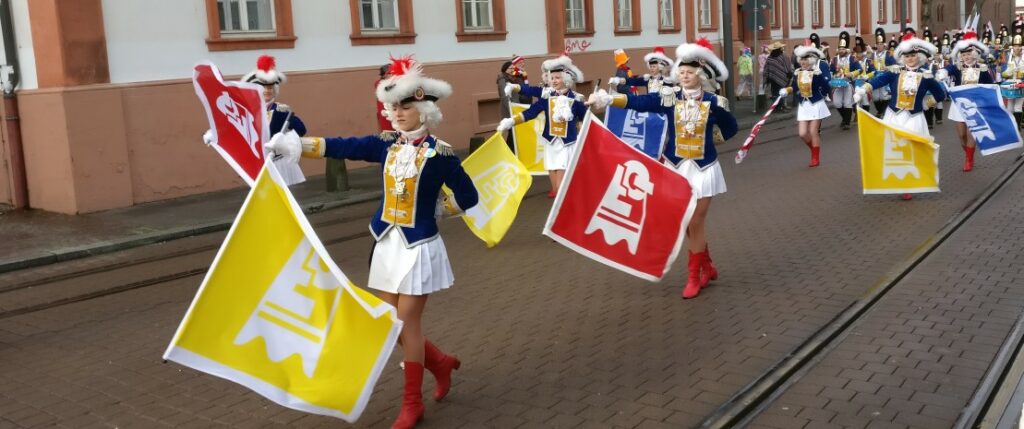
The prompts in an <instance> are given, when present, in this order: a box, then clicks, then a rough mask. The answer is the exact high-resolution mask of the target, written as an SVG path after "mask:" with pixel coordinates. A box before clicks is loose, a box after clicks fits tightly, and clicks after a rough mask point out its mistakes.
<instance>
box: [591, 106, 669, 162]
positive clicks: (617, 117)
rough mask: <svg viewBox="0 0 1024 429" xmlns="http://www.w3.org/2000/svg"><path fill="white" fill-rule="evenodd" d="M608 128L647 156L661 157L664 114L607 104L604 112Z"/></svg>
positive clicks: (663, 137) (666, 127) (666, 122)
mask: <svg viewBox="0 0 1024 429" xmlns="http://www.w3.org/2000/svg"><path fill="white" fill-rule="evenodd" d="M604 122H605V124H607V126H608V130H609V131H611V132H612V134H615V135H616V136H618V137H619V138H621V139H622V141H624V142H626V144H628V145H630V146H633V147H635V148H637V149H639V150H640V151H641V152H643V153H645V154H647V156H649V157H651V158H654V159H661V151H662V149H663V148H664V143H665V133H666V132H667V130H668V126H667V125H668V120H666V119H665V116H664V115H660V114H657V113H648V112H637V111H636V110H633V109H622V108H618V107H615V106H608V109H606V111H605V114H604Z"/></svg>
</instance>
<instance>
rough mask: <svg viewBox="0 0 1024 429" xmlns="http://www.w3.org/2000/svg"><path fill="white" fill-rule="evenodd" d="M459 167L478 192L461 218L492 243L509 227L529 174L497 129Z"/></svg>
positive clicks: (528, 182) (527, 186) (495, 243)
mask: <svg viewBox="0 0 1024 429" xmlns="http://www.w3.org/2000/svg"><path fill="white" fill-rule="evenodd" d="M462 168H463V169H465V170H466V174H468V175H469V177H470V178H472V179H473V185H475V186H476V190H477V192H478V193H479V194H480V202H479V203H477V205H475V206H473V207H472V208H470V209H469V210H466V214H465V216H463V217H462V219H463V220H465V221H466V225H468V226H469V229H470V230H471V231H473V234H475V235H476V236H477V237H479V238H480V239H481V240H483V241H484V243H485V244H487V247H494V246H495V245H497V244H498V242H500V241H501V239H502V237H504V236H505V233H507V232H508V230H509V228H511V227H512V222H513V221H515V219H516V214H517V213H519V203H521V202H522V201H523V196H525V195H526V191H528V190H530V185H531V184H533V177H531V176H530V172H529V170H527V169H526V167H524V166H523V163H521V162H519V160H518V159H516V156H515V155H514V154H513V153H512V151H510V150H509V149H508V144H506V143H505V139H503V138H502V137H501V133H494V135H493V136H491V138H489V139H487V141H486V142H484V144H483V145H481V146H480V147H479V148H477V150H476V151H474V152H473V153H472V154H470V155H469V156H468V157H467V158H466V160H465V161H462Z"/></svg>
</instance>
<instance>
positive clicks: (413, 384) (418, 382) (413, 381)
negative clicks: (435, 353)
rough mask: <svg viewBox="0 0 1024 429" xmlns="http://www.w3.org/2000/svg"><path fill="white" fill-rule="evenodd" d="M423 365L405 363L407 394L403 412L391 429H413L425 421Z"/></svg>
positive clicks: (403, 399)
mask: <svg viewBox="0 0 1024 429" xmlns="http://www.w3.org/2000/svg"><path fill="white" fill-rule="evenodd" d="M422 389H423V364H421V363H419V362H405V394H403V395H402V411H401V412H400V413H398V418H397V419H395V423H394V424H392V425H391V429H411V428H413V427H414V426H416V423H418V422H419V421H420V420H421V419H423V392H422Z"/></svg>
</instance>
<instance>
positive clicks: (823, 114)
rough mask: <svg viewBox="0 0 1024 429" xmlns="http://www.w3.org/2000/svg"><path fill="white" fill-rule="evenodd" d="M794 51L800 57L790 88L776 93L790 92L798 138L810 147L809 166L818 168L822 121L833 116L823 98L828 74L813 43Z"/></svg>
mask: <svg viewBox="0 0 1024 429" xmlns="http://www.w3.org/2000/svg"><path fill="white" fill-rule="evenodd" d="M793 53H794V55H796V57H797V58H799V59H800V68H799V69H798V70H796V72H795V73H794V76H793V84H792V85H793V86H792V89H790V88H782V89H780V90H779V95H780V96H783V97H785V96H786V95H789V93H790V92H792V93H793V98H794V102H795V103H796V104H797V111H796V120H797V124H799V131H800V139H802V140H803V141H804V144H805V145H807V147H808V148H809V149H810V150H811V163H810V164H808V167H817V166H818V164H819V163H820V161H819V155H820V153H821V135H820V133H819V130H820V129H821V120H822V119H825V118H827V117H829V116H831V115H832V114H831V113H830V112H829V111H828V105H826V104H825V97H827V96H828V91H829V76H828V74H827V73H822V71H821V69H819V68H818V64H819V60H820V59H821V57H822V55H824V53H823V52H821V51H820V50H818V48H815V47H814V45H813V44H812V43H810V42H808V43H807V44H805V45H804V46H800V47H798V48H796V49H795V50H794V52H793ZM857 101H860V100H857Z"/></svg>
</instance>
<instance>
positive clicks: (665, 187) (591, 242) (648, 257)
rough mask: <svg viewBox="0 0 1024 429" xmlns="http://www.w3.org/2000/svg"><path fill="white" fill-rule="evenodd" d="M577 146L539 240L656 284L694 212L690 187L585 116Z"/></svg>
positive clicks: (694, 199)
mask: <svg viewBox="0 0 1024 429" xmlns="http://www.w3.org/2000/svg"><path fill="white" fill-rule="evenodd" d="M576 145H577V146H578V147H577V148H576V154H575V155H574V156H573V159H572V161H570V163H569V168H568V170H567V171H566V175H565V179H564V181H565V183H563V184H562V186H561V187H560V188H559V190H558V196H557V197H556V198H555V203H554V206H553V207H552V208H551V213H550V214H549V215H548V220H547V223H546V224H545V225H544V234H545V235H547V236H550V237H551V238H553V239H554V240H555V241H557V242H559V243H561V244H563V245H565V246H566V247H568V248H570V249H572V250H575V251H576V252H578V253H580V254H582V255H584V256H586V257H588V258H591V259H594V260H596V261H598V262H601V263H603V264H605V265H608V266H611V267H614V268H617V269H619V270H622V271H625V272H627V273H629V274H632V275H634V276H637V277H640V278H642V279H645V280H650V281H658V280H660V279H661V278H662V277H664V276H665V274H666V273H667V272H668V270H669V268H671V266H672V262H673V261H674V260H675V259H676V256H678V254H679V248H680V247H681V245H682V243H683V237H684V236H685V235H686V234H685V231H686V225H687V224H689V222H690V217H691V216H692V215H693V210H694V207H695V206H696V201H697V199H696V197H695V196H694V194H693V191H692V189H691V188H690V183H689V182H688V181H687V180H686V178H684V177H683V176H682V175H680V174H679V173H678V172H677V171H675V170H673V169H671V168H669V167H667V166H665V165H664V164H661V163H659V162H658V161H656V160H654V159H652V158H651V157H649V156H647V155H644V153H643V152H641V151H639V150H638V149H636V148H633V147H632V146H630V145H628V144H626V143H625V142H623V141H622V140H620V139H619V138H618V137H616V136H615V134H612V132H611V131H608V129H607V128H605V126H604V124H602V123H601V121H600V120H598V119H597V118H595V117H594V116H593V115H592V114H590V113H588V114H587V117H586V118H585V119H584V121H583V129H582V131H581V132H580V137H579V138H578V139H577V140H576Z"/></svg>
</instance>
